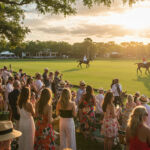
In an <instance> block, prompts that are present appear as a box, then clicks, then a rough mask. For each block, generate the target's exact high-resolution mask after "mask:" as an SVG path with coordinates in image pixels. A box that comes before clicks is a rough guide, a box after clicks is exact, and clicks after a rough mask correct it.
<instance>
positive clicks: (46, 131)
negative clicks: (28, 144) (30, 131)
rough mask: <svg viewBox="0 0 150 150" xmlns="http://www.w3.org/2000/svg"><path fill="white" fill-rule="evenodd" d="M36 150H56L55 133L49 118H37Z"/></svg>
mask: <svg viewBox="0 0 150 150" xmlns="http://www.w3.org/2000/svg"><path fill="white" fill-rule="evenodd" d="M34 150H55V143H54V131H53V128H52V125H51V124H49V123H48V119H47V116H42V117H38V118H37V122H36V132H35V143H34Z"/></svg>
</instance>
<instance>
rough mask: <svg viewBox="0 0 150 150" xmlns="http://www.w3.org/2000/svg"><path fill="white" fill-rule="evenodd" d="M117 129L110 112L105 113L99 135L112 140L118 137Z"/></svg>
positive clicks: (117, 124) (114, 119)
mask: <svg viewBox="0 0 150 150" xmlns="http://www.w3.org/2000/svg"><path fill="white" fill-rule="evenodd" d="M106 113H107V114H106ZM118 129H119V123H118V120H117V118H113V117H112V114H111V112H109V111H108V112H105V114H104V119H103V124H102V128H101V134H102V135H104V137H108V138H114V137H116V136H117V135H118Z"/></svg>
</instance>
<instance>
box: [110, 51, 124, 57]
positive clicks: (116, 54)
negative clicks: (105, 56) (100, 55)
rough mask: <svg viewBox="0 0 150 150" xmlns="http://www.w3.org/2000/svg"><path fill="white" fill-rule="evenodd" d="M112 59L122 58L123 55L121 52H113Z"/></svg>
mask: <svg viewBox="0 0 150 150" xmlns="http://www.w3.org/2000/svg"><path fill="white" fill-rule="evenodd" d="M110 57H111V58H120V57H121V54H120V53H119V52H112V53H110Z"/></svg>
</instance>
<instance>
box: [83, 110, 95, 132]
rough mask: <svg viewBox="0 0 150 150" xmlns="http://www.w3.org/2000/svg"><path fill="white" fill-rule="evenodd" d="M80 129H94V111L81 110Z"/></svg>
mask: <svg viewBox="0 0 150 150" xmlns="http://www.w3.org/2000/svg"><path fill="white" fill-rule="evenodd" d="M80 124H81V130H82V131H89V132H93V131H95V113H94V111H90V112H89V113H87V112H83V116H82V120H81V122H80Z"/></svg>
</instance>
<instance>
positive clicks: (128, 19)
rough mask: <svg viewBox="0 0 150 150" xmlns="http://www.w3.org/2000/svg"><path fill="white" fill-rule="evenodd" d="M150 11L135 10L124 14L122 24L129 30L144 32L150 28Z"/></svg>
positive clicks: (145, 9)
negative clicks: (143, 30)
mask: <svg viewBox="0 0 150 150" xmlns="http://www.w3.org/2000/svg"><path fill="white" fill-rule="evenodd" d="M148 14H150V9H148V8H135V9H133V10H132V9H131V10H130V11H128V12H126V13H125V14H123V16H122V19H121V24H122V25H123V26H125V27H126V28H129V29H136V30H142V29H145V28H148V27H149V26H150V20H149V17H148Z"/></svg>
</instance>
